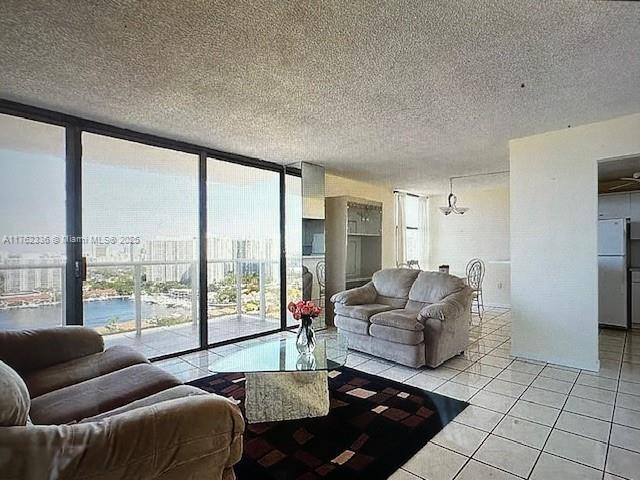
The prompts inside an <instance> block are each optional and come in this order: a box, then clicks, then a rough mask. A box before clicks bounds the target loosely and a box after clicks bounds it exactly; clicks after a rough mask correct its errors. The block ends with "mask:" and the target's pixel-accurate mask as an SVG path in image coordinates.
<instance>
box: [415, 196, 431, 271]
mask: <svg viewBox="0 0 640 480" xmlns="http://www.w3.org/2000/svg"><path fill="white" fill-rule="evenodd" d="M428 228H429V199H428V198H427V197H420V198H419V199H418V262H419V263H420V269H421V270H428V269H429V231H428Z"/></svg>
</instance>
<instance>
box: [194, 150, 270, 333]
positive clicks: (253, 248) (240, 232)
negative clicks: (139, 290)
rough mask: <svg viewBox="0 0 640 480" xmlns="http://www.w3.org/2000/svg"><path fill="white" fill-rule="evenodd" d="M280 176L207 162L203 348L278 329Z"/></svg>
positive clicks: (253, 169)
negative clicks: (205, 332) (206, 344)
mask: <svg viewBox="0 0 640 480" xmlns="http://www.w3.org/2000/svg"><path fill="white" fill-rule="evenodd" d="M280 252H281V248H280V174H279V173H278V172H274V171H271V170H263V169H259V168H253V167H249V166H244V165H239V164H234V163H229V162H224V161H221V160H217V159H215V158H209V159H207V257H208V260H207V262H208V264H207V277H208V280H207V282H208V331H209V335H208V336H209V343H217V342H221V341H226V340H230V339H234V338H240V337H246V336H249V335H255V334H259V333H263V332H266V331H271V330H278V329H280V326H281V324H280V318H281V317H280Z"/></svg>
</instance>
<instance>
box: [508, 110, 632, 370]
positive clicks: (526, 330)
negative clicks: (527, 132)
mask: <svg viewBox="0 0 640 480" xmlns="http://www.w3.org/2000/svg"><path fill="white" fill-rule="evenodd" d="M509 151H510V170H511V175H510V194H511V222H510V223H511V304H512V307H513V310H512V316H513V326H512V350H513V355H516V356H519V357H526V358H531V359H537V360H544V361H548V362H553V363H559V364H563V365H568V366H573V367H579V368H585V369H590V370H597V369H598V368H599V361H598V259H597V219H598V211H597V187H598V185H597V180H598V168H597V163H598V161H599V160H602V159H607V158H612V157H618V156H623V155H632V154H638V153H640V114H635V115H628V116H624V117H619V118H616V119H613V120H609V121H606V122H599V123H592V124H589V125H582V126H578V127H572V128H566V129H563V130H557V131H553V132H548V133H544V134H541V135H534V136H531V137H526V138H519V139H515V140H511V141H510V142H509Z"/></svg>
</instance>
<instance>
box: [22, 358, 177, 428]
mask: <svg viewBox="0 0 640 480" xmlns="http://www.w3.org/2000/svg"><path fill="white" fill-rule="evenodd" d="M181 384H182V383H181V382H180V381H179V380H178V379H177V378H176V377H174V376H173V375H171V374H169V373H167V372H165V371H164V370H162V369H161V368H158V367H155V366H153V365H149V364H148V363H141V364H138V365H132V366H131V367H127V368H123V369H122V370H116V371H115V372H111V373H107V374H106V375H102V376H100V377H96V378H92V379H90V380H86V381H84V382H80V383H76V384H75V385H70V386H68V387H64V388H61V389H59V390H54V391H53V392H49V393H45V394H44V395H41V396H39V397H36V398H34V399H32V400H31V419H32V420H33V423H35V424H40V425H42V424H63V423H70V422H74V421H79V420H82V419H83V418H87V417H91V416H94V415H98V414H100V413H104V412H108V411H109V410H113V409H114V408H118V407H121V406H123V405H126V404H127V403H131V402H133V401H135V400H139V399H141V398H144V397H147V396H149V395H153V394H154V393H158V392H160V391H162V390H166V389H168V388H171V387H175V386H177V385H181Z"/></svg>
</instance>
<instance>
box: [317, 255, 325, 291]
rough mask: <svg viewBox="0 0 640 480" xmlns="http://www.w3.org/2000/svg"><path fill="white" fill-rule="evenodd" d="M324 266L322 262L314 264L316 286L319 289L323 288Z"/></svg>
mask: <svg viewBox="0 0 640 480" xmlns="http://www.w3.org/2000/svg"><path fill="white" fill-rule="evenodd" d="M325 268H326V264H325V262H324V261H321V262H318V263H317V264H316V277H317V278H318V284H319V285H320V287H322V288H324V272H325Z"/></svg>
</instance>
